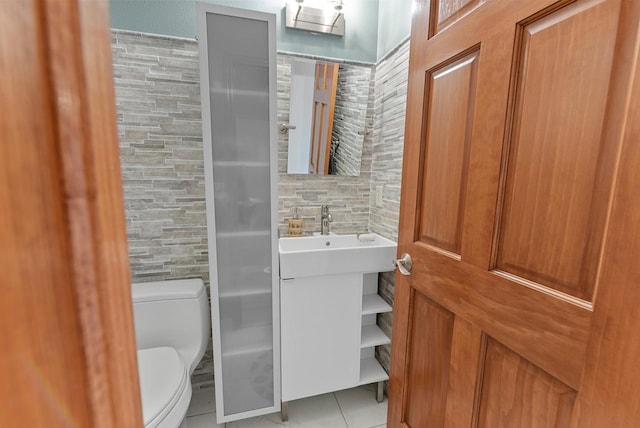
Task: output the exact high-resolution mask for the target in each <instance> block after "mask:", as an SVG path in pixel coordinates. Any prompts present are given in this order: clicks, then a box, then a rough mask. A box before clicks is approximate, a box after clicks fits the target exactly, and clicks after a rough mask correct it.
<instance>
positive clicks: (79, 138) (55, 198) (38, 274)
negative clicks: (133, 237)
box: [0, 0, 142, 428]
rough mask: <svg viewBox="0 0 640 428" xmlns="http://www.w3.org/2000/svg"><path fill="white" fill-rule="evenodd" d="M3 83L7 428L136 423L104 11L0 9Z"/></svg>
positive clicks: (1, 252) (2, 306)
mask: <svg viewBox="0 0 640 428" xmlns="http://www.w3.org/2000/svg"><path fill="white" fill-rule="evenodd" d="M0 76H1V79H0V106H1V107H0V109H1V114H0V271H1V272H2V279H0V296H1V297H0V331H1V333H0V335H1V337H2V350H1V353H0V379H2V380H1V381H0V426H3V427H97V428H100V427H103V428H110V427H140V426H142V412H141V410H140V392H139V388H138V370H137V363H136V348H135V337H134V332H133V313H132V305H131V294H130V293H131V291H130V286H129V283H130V275H129V258H128V254H127V241H126V233H125V227H124V207H123V200H122V185H121V179H120V159H119V151H118V139H117V133H116V115H115V102H114V93H113V74H112V65H111V32H110V30H109V14H108V4H107V2H106V1H84V2H82V1H58V0H20V1H9V2H3V3H2V12H1V13H0Z"/></svg>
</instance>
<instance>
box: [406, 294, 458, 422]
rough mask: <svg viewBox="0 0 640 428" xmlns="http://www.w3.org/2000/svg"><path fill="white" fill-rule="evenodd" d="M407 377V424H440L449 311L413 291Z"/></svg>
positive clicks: (450, 324)
mask: <svg viewBox="0 0 640 428" xmlns="http://www.w3.org/2000/svg"><path fill="white" fill-rule="evenodd" d="M411 300H412V303H411V308H412V311H411V312H412V320H411V327H410V328H411V333H410V337H411V339H410V341H411V350H410V351H409V360H408V369H409V371H410V373H411V379H410V381H409V382H408V384H407V390H406V391H405V394H406V397H407V406H406V414H405V421H406V423H407V424H408V425H409V426H410V427H416V428H418V427H423V426H442V424H443V423H444V416H445V404H446V393H447V389H448V384H449V376H448V374H449V362H450V354H451V341H452V337H453V326H454V316H453V314H452V313H451V312H450V311H448V310H446V309H445V308H443V307H442V306H440V305H438V304H437V303H435V302H433V301H431V300H429V299H428V298H426V297H425V296H424V295H422V294H420V293H418V292H415V293H414V294H413V295H412V296H411Z"/></svg>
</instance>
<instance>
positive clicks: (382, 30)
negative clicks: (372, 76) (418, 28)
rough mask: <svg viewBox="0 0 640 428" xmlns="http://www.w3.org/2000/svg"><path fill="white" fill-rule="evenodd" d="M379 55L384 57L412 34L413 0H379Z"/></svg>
mask: <svg viewBox="0 0 640 428" xmlns="http://www.w3.org/2000/svg"><path fill="white" fill-rule="evenodd" d="M379 2H380V5H379V12H378V56H377V59H380V58H382V57H383V56H384V55H385V54H387V53H388V52H389V51H390V50H392V49H393V48H395V47H396V46H398V44H399V43H400V42H401V41H402V40H404V39H405V38H406V37H407V36H409V34H411V14H412V10H413V2H412V0H379Z"/></svg>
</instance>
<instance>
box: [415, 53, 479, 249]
mask: <svg viewBox="0 0 640 428" xmlns="http://www.w3.org/2000/svg"><path fill="white" fill-rule="evenodd" d="M477 63H478V52H477V51H474V52H472V53H470V54H468V55H465V56H463V57H462V58H460V59H458V60H455V61H453V62H451V63H450V64H447V65H445V66H443V67H441V68H439V69H437V70H435V71H433V72H430V73H429V77H428V79H429V84H428V88H429V89H428V91H429V96H428V97H429V106H428V109H427V117H426V121H427V124H426V127H427V137H426V141H425V142H424V144H425V145H426V148H425V149H423V150H424V151H425V160H424V165H425V174H424V182H423V184H422V204H421V205H422V207H421V213H420V217H421V222H420V235H421V239H422V240H423V241H425V242H427V243H431V244H432V245H434V246H436V247H439V248H442V249H444V250H447V251H450V252H452V253H455V254H459V253H460V246H461V242H462V220H463V218H464V201H465V196H466V190H467V176H468V174H467V169H468V159H469V148H470V140H471V128H472V125H473V106H474V103H475V83H476V77H477Z"/></svg>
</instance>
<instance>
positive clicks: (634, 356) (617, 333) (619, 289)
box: [572, 2, 640, 428]
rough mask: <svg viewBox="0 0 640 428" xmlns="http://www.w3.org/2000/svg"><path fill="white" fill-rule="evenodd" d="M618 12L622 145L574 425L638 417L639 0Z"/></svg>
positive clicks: (619, 423) (587, 427) (624, 423)
mask: <svg viewBox="0 0 640 428" xmlns="http://www.w3.org/2000/svg"><path fill="white" fill-rule="evenodd" d="M620 17H621V21H620V29H619V31H618V41H617V44H616V57H617V58H619V59H620V60H619V61H617V64H616V65H615V66H614V73H615V74H616V76H618V79H616V80H615V81H613V82H612V95H613V96H614V97H615V98H612V99H611V100H610V102H611V103H612V104H613V105H614V106H615V108H613V107H612V108H611V109H610V111H609V112H608V113H609V114H610V115H611V117H614V118H616V120H613V121H612V125H611V126H610V127H608V129H607V136H608V137H609V138H611V139H612V140H614V141H621V142H622V146H621V150H620V151H619V152H617V153H616V155H615V158H616V162H615V166H616V172H617V173H616V178H615V193H614V195H613V197H612V199H611V205H610V207H611V211H610V213H609V222H608V223H609V225H610V226H609V228H608V230H607V235H606V240H605V245H604V251H603V254H604V258H603V259H602V265H601V267H600V269H601V270H600V272H599V275H598V283H597V288H596V290H597V295H596V300H595V310H594V314H593V327H592V335H591V339H590V341H589V346H588V348H587V352H588V355H589V358H588V359H587V362H586V366H585V370H584V377H583V379H582V385H581V390H580V395H579V396H578V401H577V403H576V412H575V414H574V420H573V423H572V427H574V428H600V427H605V426H611V427H634V426H638V421H640V394H638V385H640V365H639V364H638V361H640V340H638V331H640V316H638V307H639V306H640V288H639V287H638V284H639V283H640V263H638V260H640V240H638V236H640V193H639V192H638V189H640V168H639V167H638V166H639V165H640V145H639V144H638V141H640V121H639V120H638V118H639V117H640V74H639V73H638V71H639V70H640V34H639V33H638V28H640V3H638V2H623V3H622V10H621V12H620Z"/></svg>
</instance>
